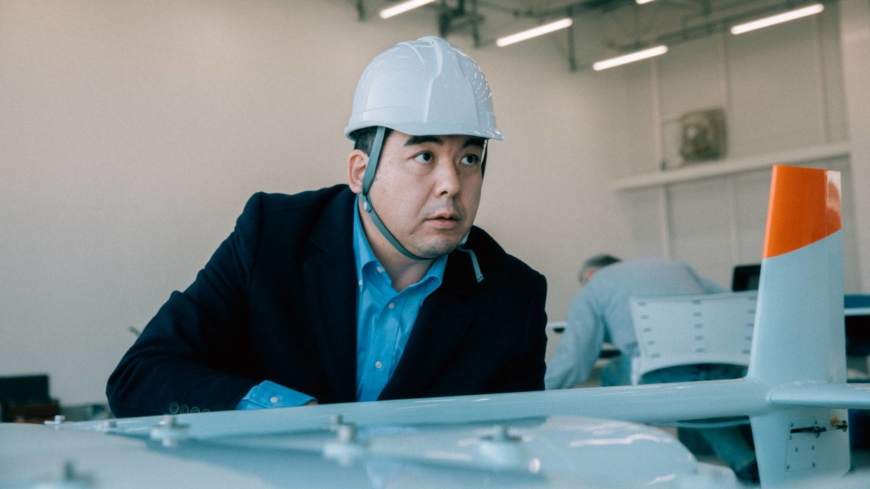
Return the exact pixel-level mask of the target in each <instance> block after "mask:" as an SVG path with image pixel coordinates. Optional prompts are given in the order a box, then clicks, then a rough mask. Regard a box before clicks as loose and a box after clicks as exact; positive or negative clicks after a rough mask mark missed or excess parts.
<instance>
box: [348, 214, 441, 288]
mask: <svg viewBox="0 0 870 489" xmlns="http://www.w3.org/2000/svg"><path fill="white" fill-rule="evenodd" d="M353 254H354V257H355V259H356V260H355V261H356V276H357V280H359V281H360V282H362V280H363V277H364V276H363V269H364V268H366V267H367V266H371V265H370V264H372V263H373V264H374V266H377V267H380V266H381V264H380V262H378V258H377V257H376V256H375V254H374V252H373V251H372V247H371V246H370V245H369V240H368V238H367V237H366V233H365V231H363V227H362V219H361V218H360V215H359V197H357V198H356V199H354V201H353ZM446 267H447V255H441V256H439V257H438V258H436V259H435V261H433V262H432V266H430V267H429V270H427V271H426V275H424V276H423V278H422V279H420V281H419V282H417V283H416V284H414V285H412V286H411V287H414V286H415V285H418V284H421V283H427V285H426V289H427V293H428V292H432V291H434V290H435V289H437V288H438V287H439V286H440V285H441V281H442V280H443V279H444V269H445V268H446ZM360 285H362V284H360Z"/></svg>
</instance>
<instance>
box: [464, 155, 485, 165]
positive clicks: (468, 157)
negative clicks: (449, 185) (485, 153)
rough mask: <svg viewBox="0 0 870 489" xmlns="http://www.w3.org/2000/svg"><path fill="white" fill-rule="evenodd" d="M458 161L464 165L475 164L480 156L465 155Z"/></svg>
mask: <svg viewBox="0 0 870 489" xmlns="http://www.w3.org/2000/svg"><path fill="white" fill-rule="evenodd" d="M460 162H462V163H463V164H466V165H476V164H477V163H478V162H480V157H479V156H477V155H465V156H463V157H462V159H461V160H460Z"/></svg>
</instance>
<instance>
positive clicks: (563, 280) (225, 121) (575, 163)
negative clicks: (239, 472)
mask: <svg viewBox="0 0 870 489" xmlns="http://www.w3.org/2000/svg"><path fill="white" fill-rule="evenodd" d="M395 20H396V21H394V22H386V21H381V20H379V19H377V18H374V19H370V20H367V21H365V22H358V21H357V20H356V12H355V9H354V8H353V5H352V4H351V3H350V2H345V1H339V0H334V1H306V0H285V1H281V2H277V1H267V0H257V1H248V2H237V1H234V0H221V1H210V0H209V1H207V0H200V1H192V0H191V1H184V2H175V1H157V2H115V1H111V0H82V1H78V2H68V1H63V0H56V1H49V0H38V1H36V0H0V230H2V231H0V375H15V374H25V373H34V372H48V373H49V374H50V375H51V380H52V393H53V395H55V396H57V397H59V398H60V400H61V401H62V402H64V403H67V404H75V403H83V402H99V401H103V400H104V395H103V389H104V385H105V379H106V378H107V377H108V375H109V374H110V372H111V371H112V369H113V368H114V366H115V365H116V363H117V361H118V360H119V359H120V357H121V355H122V354H123V353H124V352H125V351H126V349H127V348H128V347H129V346H130V344H131V343H132V342H133V340H134V337H133V335H132V334H131V333H129V332H128V331H127V328H128V327H130V326H135V327H137V328H142V327H143V326H144V325H145V324H146V323H147V322H148V320H149V319H150V318H151V317H152V316H153V314H154V313H155V312H156V311H157V309H158V308H159V306H160V305H161V304H162V303H163V302H164V301H165V300H166V299H167V297H168V296H169V293H170V292H171V291H172V290H174V289H183V288H185V287H186V286H187V285H188V284H189V283H190V282H191V281H192V280H193V278H194V276H195V274H196V272H197V271H198V270H199V269H200V268H201V267H202V265H203V264H204V263H205V262H206V260H208V258H209V256H210V255H211V253H212V252H213V251H214V250H215V249H216V248H217V246H218V244H219V243H220V242H221V241H222V240H223V239H224V238H225V237H226V236H227V235H228V234H229V233H230V232H231V231H232V228H233V225H234V221H235V218H236V217H237V215H238V214H239V213H240V212H241V210H242V207H243V205H244V202H245V201H246V199H247V198H248V197H249V196H250V195H251V194H252V193H253V192H256V191H259V190H265V191H271V192H287V193H292V192H297V191H301V190H305V189H311V188H319V187H322V186H327V185H331V184H334V183H339V182H343V181H344V179H345V159H346V156H347V154H348V152H349V151H350V149H351V146H350V143H349V142H348V141H347V140H346V139H345V138H344V136H343V134H342V129H343V127H344V125H345V123H346V121H347V117H348V116H349V111H350V103H351V98H352V94H353V89H354V86H355V84H356V80H357V78H358V76H359V74H360V73H361V72H362V70H363V68H364V67H365V65H366V64H367V62H368V61H369V60H370V59H371V58H372V57H373V56H374V55H376V54H377V53H378V52H380V51H381V50H383V49H385V48H386V47H388V46H390V45H392V44H394V43H396V42H398V41H400V40H407V39H413V38H416V37H419V36H422V35H427V34H433V33H435V30H436V25H437V24H436V16H435V13H434V12H432V11H431V10H427V9H421V10H420V11H416V12H413V13H409V14H407V15H405V16H402V17H401V18H399V19H395ZM490 20H492V21H493V22H495V20H496V19H490ZM450 40H451V41H452V42H455V43H456V44H458V45H459V46H461V47H463V48H465V49H467V50H468V51H469V52H470V53H471V54H472V55H473V56H474V58H475V59H476V60H477V61H478V62H479V63H480V64H481V66H482V67H483V69H484V71H485V72H486V74H487V76H488V78H489V80H490V83H491V85H492V88H493V92H494V100H495V107H496V111H497V116H498V121H499V124H500V126H501V127H502V129H503V130H504V132H505V134H506V139H505V141H504V142H503V143H497V144H493V145H492V149H491V150H492V153H491V160H490V165H489V168H488V171H487V179H486V184H485V186H484V197H483V202H482V207H481V210H480V214H479V220H478V224H479V225H480V226H482V227H483V228H485V229H487V230H488V231H489V232H490V233H491V234H493V235H494V236H495V237H496V238H497V239H498V240H499V241H500V242H501V244H502V245H503V246H504V247H505V248H506V249H507V250H508V251H509V252H511V253H513V254H515V255H517V256H519V257H520V258H522V259H524V260H525V261H527V262H528V263H529V264H530V265H532V266H533V267H535V268H536V269H538V270H539V271H541V272H542V273H544V274H545V275H546V276H547V278H548V280H549V284H550V293H549V301H548V306H547V307H548V311H549V313H550V315H551V316H552V317H554V318H557V319H561V318H563V317H564V314H565V313H564V311H565V309H566V307H567V303H568V301H569V300H570V298H571V296H572V295H573V294H574V293H575V292H576V290H577V284H576V273H577V268H578V264H579V261H580V260H581V259H582V258H583V257H585V256H586V255H589V254H591V253H594V252H598V251H602V250H610V251H613V252H614V253H617V254H620V255H624V256H632V255H633V254H634V249H633V245H632V242H631V239H630V234H629V228H628V225H627V224H626V223H625V222H624V220H623V219H622V218H621V217H620V214H619V213H614V212H613V209H616V208H618V207H619V201H618V199H617V196H616V195H615V194H613V193H612V192H611V191H610V190H609V188H608V187H607V185H603V184H602V182H606V181H607V180H608V178H609V175H608V171H609V170H608V167H609V164H610V163H611V162H614V161H622V160H624V158H623V156H622V151H623V150H622V148H621V146H620V145H619V144H614V141H613V139H614V138H613V137H612V135H613V134H618V133H619V130H620V127H621V122H620V121H621V120H623V119H622V115H623V114H624V113H625V111H626V105H625V102H624V99H623V97H622V95H623V93H624V92H623V90H622V89H621V86H622V83H623V82H622V77H621V75H619V74H618V73H609V74H600V75H598V74H591V73H589V74H583V75H577V74H571V73H569V72H568V70H567V63H566V61H565V59H563V57H562V55H561V54H560V53H559V51H558V50H555V49H553V47H552V44H551V43H550V42H551V41H549V40H546V39H542V40H535V41H530V42H528V43H524V44H522V45H517V46H515V47H514V48H513V49H498V48H495V47H494V46H493V47H487V48H483V49H480V50H475V49H473V48H472V47H471V46H470V39H469V36H457V37H455V38H451V39H450Z"/></svg>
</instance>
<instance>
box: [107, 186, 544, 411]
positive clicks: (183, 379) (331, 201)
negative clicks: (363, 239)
mask: <svg viewBox="0 0 870 489" xmlns="http://www.w3.org/2000/svg"><path fill="white" fill-rule="evenodd" d="M354 198H355V194H353V193H352V192H351V191H350V190H349V189H348V187H347V186H346V185H338V186H335V187H331V188H326V189H322V190H317V191H312V192H304V193H301V194H297V195H281V194H264V193H258V194H256V195H254V196H253V197H251V199H250V200H249V201H248V203H247V205H246V206H245V210H244V212H243V213H242V215H241V217H239V219H238V221H237V223H236V228H235V231H234V232H233V233H232V234H231V235H230V237H229V238H227V239H226V240H225V241H224V242H223V243H222V244H221V245H220V247H219V248H218V250H217V251H216V252H215V254H214V255H213V256H212V258H211V259H210V260H209V262H208V263H207V264H206V266H205V268H204V269H203V270H202V271H200V272H199V274H198V275H197V277H196V280H195V281H194V282H193V284H191V285H190V287H188V289H187V290H185V291H184V292H173V293H172V295H171V296H170V297H169V300H168V301H167V302H166V304H164V305H163V307H161V308H160V311H159V312H158V313H157V315H156V316H155V317H154V319H152V320H151V322H150V323H149V324H148V326H147V327H146V328H145V329H144V331H143V332H142V335H141V336H140V337H139V339H138V340H137V341H136V343H135V344H134V345H133V346H132V347H131V348H130V350H129V351H128V352H127V354H126V355H124V358H122V359H121V362H120V363H119V364H118V367H117V368H116V369H115V372H114V373H112V376H111V377H110V378H109V382H108V385H107V387H106V394H107V396H108V398H109V404H110V405H111V407H112V411H113V412H114V413H115V415H116V416H120V417H123V416H144V415H154V414H166V413H170V412H172V411H176V410H177V406H179V405H183V404H186V405H187V406H189V407H190V408H191V409H193V408H194V407H197V408H199V409H200V410H203V409H208V410H211V411H217V410H228V409H233V408H234V407H235V405H236V404H237V403H238V402H239V400H240V399H241V398H242V397H244V395H245V394H246V393H247V392H248V391H249V390H250V389H251V388H252V387H254V386H255V385H257V384H259V383H260V382H262V381H264V380H271V381H273V382H276V383H278V384H281V385H284V386H286V387H289V388H291V389H295V390H297V391H299V392H304V393H306V394H309V395H311V396H314V397H316V398H317V400H318V402H320V403H321V404H327V403H335V402H352V401H354V400H355V397H356V337H357V324H356V323H357V321H356V302H357V287H356V285H357V277H356V269H355V265H354V255H353V243H352V238H353V205H354ZM465 247H466V248H469V249H472V250H474V251H475V253H476V254H477V258H478V260H479V263H480V267H481V271H482V272H483V275H484V280H483V281H482V282H480V283H478V282H477V280H476V279H475V274H474V269H473V268H472V264H471V260H470V259H469V257H468V255H467V254H466V253H462V252H460V251H454V252H453V253H451V254H450V256H449V258H448V260H447V268H446V270H445V272H444V281H443V282H442V285H441V287H439V288H438V289H437V290H436V291H435V292H433V293H432V294H431V295H430V296H429V297H427V298H426V300H425V301H424V302H423V305H422V307H421V308H420V312H419V315H418V316H417V321H416V322H415V323H414V328H413V330H412V332H411V335H410V337H409V339H408V344H407V347H406V349H405V352H404V354H403V355H402V358H401V359H400V360H399V364H398V365H397V367H396V370H395V373H394V374H393V377H392V378H391V379H390V381H389V383H388V384H387V386H386V387H385V388H384V390H383V391H382V392H381V395H380V397H379V399H381V400H384V399H403V398H415V397H439V396H455V395H464V394H486V393H497V392H515V391H529V390H541V389H543V388H544V371H545V368H546V367H545V365H544V350H545V348H546V342H547V339H546V334H545V332H544V328H545V325H546V322H547V317H546V314H545V312H544V303H545V299H546V289H547V285H546V280H545V279H544V277H543V276H542V275H541V274H539V273H537V272H535V271H534V270H532V269H531V268H529V267H528V266H527V265H525V264H524V263H523V262H521V261H519V260H518V259H516V258H514V257H512V256H510V255H508V254H506V253H505V252H504V250H502V248H501V247H499V245H498V244H497V243H496V242H495V241H494V240H493V239H492V238H491V237H490V236H489V235H488V234H486V233H485V232H484V231H482V230H481V229H479V228H476V227H475V228H473V229H472V231H471V234H470V235H469V238H468V241H467V243H466V245H465ZM170 406H172V407H173V408H172V409H170Z"/></svg>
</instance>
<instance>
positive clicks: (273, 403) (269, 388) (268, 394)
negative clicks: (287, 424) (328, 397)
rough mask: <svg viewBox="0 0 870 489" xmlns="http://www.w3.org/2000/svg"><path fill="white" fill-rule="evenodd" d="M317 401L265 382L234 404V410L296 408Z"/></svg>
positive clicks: (270, 382) (297, 392) (267, 381)
mask: <svg viewBox="0 0 870 489" xmlns="http://www.w3.org/2000/svg"><path fill="white" fill-rule="evenodd" d="M311 401H317V399H315V398H313V397H311V396H309V395H307V394H303V393H301V392H299V391H294V390H293V389H289V388H287V387H284V386H283V385H279V384H276V383H274V382H272V381H269V380H266V381H263V382H261V383H260V385H256V386H254V387H253V388H252V389H251V390H249V391H248V394H247V395H246V396H245V397H243V398H242V400H241V401H239V403H238V404H236V408H235V409H236V410H248V409H269V408H282V407H296V406H302V405H305V404H307V403H309V402H311Z"/></svg>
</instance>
